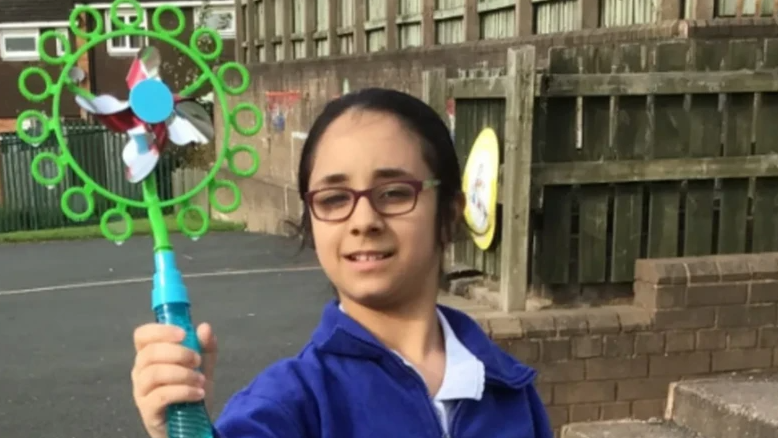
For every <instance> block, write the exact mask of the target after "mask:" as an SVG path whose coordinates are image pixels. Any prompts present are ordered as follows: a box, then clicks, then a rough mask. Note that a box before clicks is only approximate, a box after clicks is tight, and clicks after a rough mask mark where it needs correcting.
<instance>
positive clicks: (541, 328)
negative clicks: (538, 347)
mask: <svg viewBox="0 0 778 438" xmlns="http://www.w3.org/2000/svg"><path fill="white" fill-rule="evenodd" d="M520 319H521V327H522V329H523V330H524V335H525V336H526V337H528V338H547V337H551V336H556V324H555V323H554V316H553V314H551V312H546V311H542V312H532V313H526V314H522V315H521V318H520Z"/></svg>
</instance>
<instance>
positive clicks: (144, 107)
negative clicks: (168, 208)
mask: <svg viewBox="0 0 778 438" xmlns="http://www.w3.org/2000/svg"><path fill="white" fill-rule="evenodd" d="M160 65H161V57H160V54H159V51H158V50H157V49H156V48H154V47H150V46H149V47H145V48H143V49H141V50H140V51H139V52H138V55H137V56H136V57H135V60H133V63H132V65H131V66H130V71H129V73H128V74H127V78H126V80H127V86H128V87H129V89H130V95H129V99H128V100H127V101H123V100H119V99H117V98H116V97H114V96H111V95H109V94H102V95H99V96H96V97H84V96H81V95H78V96H76V103H78V105H79V106H80V107H81V108H83V109H84V110H85V111H87V112H88V113H90V114H92V115H94V116H95V117H96V118H97V119H98V120H100V122H101V123H102V124H103V125H105V126H106V127H107V128H108V129H110V130H112V131H115V132H123V133H127V134H128V135H129V136H130V140H129V142H128V143H127V145H126V146H125V147H124V150H123V151H122V159H123V161H124V164H125V165H126V166H127V169H126V176H127V180H129V181H130V182H132V183H137V182H140V181H143V179H144V178H146V176H148V175H149V174H150V173H151V172H152V171H153V170H154V168H155V166H156V165H157V162H158V161H159V155H160V153H161V152H162V151H163V149H164V146H165V144H166V142H167V140H168V139H169V140H170V141H171V142H173V143H175V144H176V145H178V146H186V145H189V144H192V143H195V144H206V143H209V142H211V141H213V138H214V129H213V122H212V120H211V117H210V115H209V114H208V112H207V111H206V110H205V108H203V107H202V106H201V105H200V104H199V103H197V102H196V101H195V100H194V99H192V98H186V97H181V96H179V95H177V94H173V93H172V92H171V91H170V89H169V88H168V87H167V85H165V83H164V82H163V81H162V79H161V78H160V75H159V67H160ZM71 73H72V74H73V75H74V76H79V75H81V76H83V71H79V70H78V68H76V69H74V70H73V71H72V72H71Z"/></svg>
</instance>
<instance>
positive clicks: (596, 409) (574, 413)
mask: <svg viewBox="0 0 778 438" xmlns="http://www.w3.org/2000/svg"><path fill="white" fill-rule="evenodd" d="M599 419H600V405H599V404H593V403H587V404H581V405H572V406H570V422H571V423H577V422H585V421H595V420H599Z"/></svg>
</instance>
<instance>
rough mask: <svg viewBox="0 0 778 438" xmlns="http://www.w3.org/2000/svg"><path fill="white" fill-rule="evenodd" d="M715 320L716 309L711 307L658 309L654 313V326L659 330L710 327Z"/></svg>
mask: <svg viewBox="0 0 778 438" xmlns="http://www.w3.org/2000/svg"><path fill="white" fill-rule="evenodd" d="M715 321H716V309H714V308H711V307H698V308H694V309H680V310H657V311H656V314H655V315H654V327H655V328H657V329H659V330H672V329H701V328H709V327H713V324H714V323H715Z"/></svg>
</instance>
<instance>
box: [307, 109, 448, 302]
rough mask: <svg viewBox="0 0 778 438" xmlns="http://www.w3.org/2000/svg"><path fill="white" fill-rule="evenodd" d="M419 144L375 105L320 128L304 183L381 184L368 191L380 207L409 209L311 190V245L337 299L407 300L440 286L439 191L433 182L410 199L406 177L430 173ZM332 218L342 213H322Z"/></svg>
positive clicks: (352, 186)
mask: <svg viewBox="0 0 778 438" xmlns="http://www.w3.org/2000/svg"><path fill="white" fill-rule="evenodd" d="M421 151H422V149H421V140H420V139H419V138H417V136H415V135H414V134H413V133H411V132H410V131H408V130H407V129H406V128H405V127H404V126H403V125H402V124H401V122H400V121H399V120H398V119H397V118H396V117H394V116H392V115H388V114H384V113H379V112H373V111H348V112H346V113H344V114H343V115H341V116H340V117H339V118H338V119H336V120H335V121H333V122H332V124H331V125H330V126H329V127H328V128H327V130H326V131H325V133H324V135H322V137H321V139H320V141H319V143H318V146H317V147H316V151H315V152H314V157H313V160H314V162H313V166H312V171H311V177H310V181H311V183H310V187H309V191H316V190H322V189H334V188H350V189H353V190H358V191H359V190H365V189H370V188H373V187H383V189H377V190H380V193H379V192H375V194H374V195H373V200H374V202H376V204H377V205H378V208H379V209H383V211H386V212H390V213H391V212H394V213H399V212H406V211H407V213H404V214H398V215H395V216H391V217H387V216H383V215H381V214H379V212H377V211H376V209H374V207H373V206H372V205H371V203H370V199H369V197H367V196H364V197H361V198H359V200H358V201H357V202H356V205H354V204H353V199H354V196H353V195H349V194H348V193H347V192H344V191H340V192H336V191H329V192H319V194H318V195H315V196H314V199H313V200H312V203H313V206H312V208H313V209H314V210H315V211H314V212H313V213H315V214H313V215H312V217H311V222H312V231H313V239H314V243H315V247H316V253H317V256H318V258H319V262H320V263H321V265H322V267H323V269H324V271H325V272H326V274H327V276H328V277H329V279H330V281H332V283H333V284H334V285H335V287H336V288H337V290H338V293H339V296H340V297H341V300H343V301H354V302H357V303H359V304H360V305H362V306H365V307H369V308H374V309H375V308H387V307H397V306H401V305H405V304H407V303H408V302H409V301H413V300H417V299H420V298H421V297H420V294H421V293H422V291H426V290H430V289H431V290H432V292H431V293H432V294H436V293H437V279H438V270H439V269H438V268H439V266H440V251H439V250H438V245H437V240H436V229H435V216H436V211H437V207H436V204H437V193H436V191H435V189H434V188H430V187H427V188H425V189H422V190H421V191H419V192H418V199H417V201H416V204H415V207H413V197H414V196H415V195H414V193H415V191H414V190H413V189H411V187H413V186H412V185H407V184H403V182H405V181H414V182H418V183H421V182H424V181H431V180H432V179H433V178H434V176H433V175H432V172H431V170H430V169H429V167H428V166H427V164H426V163H425V162H424V160H423V159H422V152H421ZM386 184H389V185H386ZM352 205H354V207H353V211H352V213H351V215H350V216H348V212H349V211H351V207H352ZM411 207H412V210H410V211H408V210H409V209H410V208H411ZM316 215H318V216H319V218H317V217H316ZM335 218H339V219H342V218H345V219H343V220H340V221H327V220H326V219H335ZM322 219H324V220H322Z"/></svg>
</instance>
